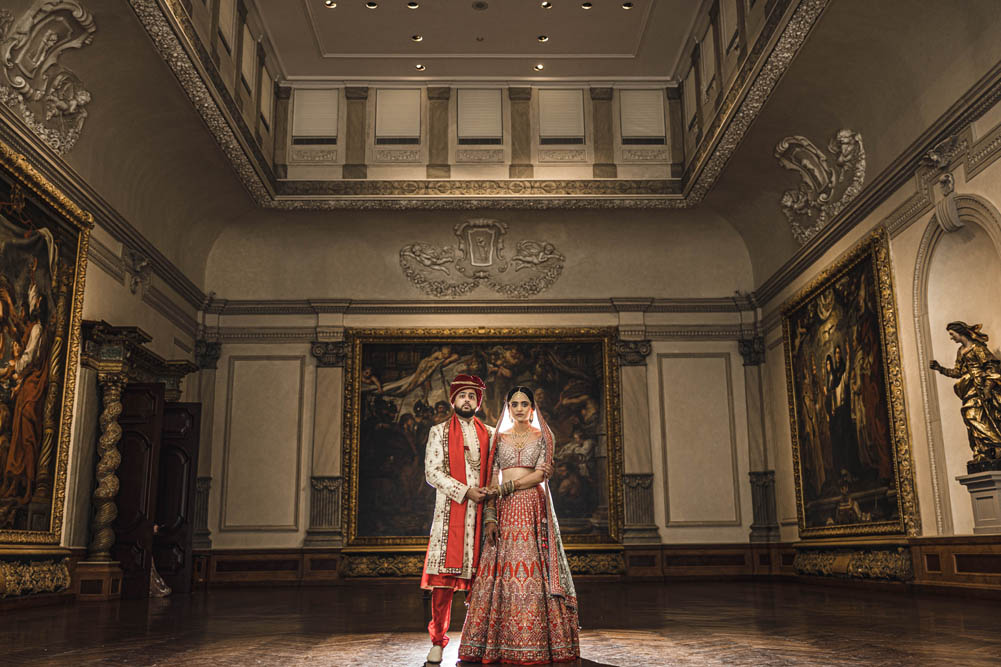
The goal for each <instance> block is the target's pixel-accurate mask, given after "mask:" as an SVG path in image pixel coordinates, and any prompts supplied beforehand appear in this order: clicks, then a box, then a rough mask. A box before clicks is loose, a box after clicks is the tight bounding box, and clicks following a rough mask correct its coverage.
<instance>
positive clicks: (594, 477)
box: [345, 339, 609, 541]
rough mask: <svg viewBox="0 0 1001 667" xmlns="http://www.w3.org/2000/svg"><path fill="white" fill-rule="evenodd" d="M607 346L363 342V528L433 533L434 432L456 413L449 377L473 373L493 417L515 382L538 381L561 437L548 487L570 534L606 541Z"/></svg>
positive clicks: (392, 533)
mask: <svg viewBox="0 0 1001 667" xmlns="http://www.w3.org/2000/svg"><path fill="white" fill-rule="evenodd" d="M604 354H605V344H604V342H603V341H601V340H590V341H588V340H581V341H573V340H570V341H553V340H534V341H526V340H454V341H451V340H448V339H439V340H420V341H414V342H381V341H365V342H363V344H362V345H361V354H360V359H359V360H358V363H359V366H358V378H359V389H358V394H357V395H358V396H359V398H358V400H359V413H360V423H359V426H358V434H359V437H358V441H359V442H358V448H357V466H358V481H357V537H359V538H381V537H420V538H426V537H427V535H428V533H429V531H430V526H431V519H432V514H433V512H434V498H435V490H434V488H433V487H431V486H429V485H428V484H427V482H426V481H425V477H424V452H425V447H426V445H427V439H428V432H429V431H430V429H431V426H432V425H434V424H438V423H441V422H443V421H445V420H447V419H448V418H449V417H450V416H451V405H450V404H449V396H448V389H449V384H450V383H451V381H452V379H453V378H454V377H455V376H456V375H458V374H460V373H467V374H473V375H477V376H479V377H481V378H483V380H484V382H485V383H486V386H487V388H486V392H485V395H484V397H483V404H482V406H481V408H480V411H479V414H478V416H479V418H480V419H481V420H483V422H484V423H486V424H489V425H490V426H496V423H497V420H498V419H499V417H500V415H501V412H502V409H503V401H504V396H505V394H506V393H507V391H508V390H509V389H510V388H511V387H513V386H515V385H519V384H521V385H526V386H528V387H531V388H532V389H533V391H534V392H535V399H536V403H537V405H538V408H539V409H540V410H542V413H543V415H545V417H546V419H547V420H548V422H549V425H550V427H551V428H552V430H553V433H554V435H555V438H556V448H555V455H554V467H555V470H554V473H553V476H552V478H551V480H550V489H551V491H552V495H553V504H554V506H555V508H556V513H557V516H558V517H559V520H560V527H561V529H562V531H563V534H564V536H566V537H567V538H568V541H577V540H576V539H574V538H573V537H572V536H577V539H580V538H584V540H583V541H594V540H597V541H607V540H608V535H609V491H608V473H609V455H608V451H609V443H608V440H607V438H606V391H607V389H606V378H605V358H604ZM345 453H346V455H347V456H351V453H350V451H349V449H346V451H345Z"/></svg>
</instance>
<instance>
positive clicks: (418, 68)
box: [414, 63, 427, 72]
mask: <svg viewBox="0 0 1001 667" xmlns="http://www.w3.org/2000/svg"><path fill="white" fill-rule="evenodd" d="M414 67H415V68H416V69H417V71H418V72H423V71H424V70H426V69H427V67H425V66H424V65H422V64H420V63H417V64H416V65H414Z"/></svg>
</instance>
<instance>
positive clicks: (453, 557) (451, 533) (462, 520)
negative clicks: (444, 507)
mask: <svg viewBox="0 0 1001 667" xmlns="http://www.w3.org/2000/svg"><path fill="white" fill-rule="evenodd" d="M473 427H474V428H475V429H476V435H477V436H479V441H480V479H479V484H477V485H475V486H480V487H483V486H487V484H488V483H489V475H490V465H489V464H490V461H488V460H487V459H488V458H489V456H488V449H489V443H490V438H489V437H488V434H487V427H486V426H484V425H483V422H481V421H480V420H479V419H477V418H476V417H473ZM465 444H466V439H465V437H464V436H463V435H462V426H460V425H459V418H458V417H457V416H456V415H455V414H453V415H452V419H451V420H449V422H448V474H449V475H450V476H452V477H453V478H454V479H457V480H459V481H460V482H462V483H463V484H466V483H467V482H466V455H465V453H464V451H463V448H464V447H465ZM470 486H474V485H473V484H470ZM448 502H449V509H448V542H447V544H446V547H445V567H446V568H447V569H449V570H453V569H454V570H461V569H462V557H463V551H464V545H465V543H466V503H468V502H470V501H469V500H464V501H462V502H461V503H457V502H455V501H454V500H451V499H450V500H449V501H448ZM482 512H483V506H482V503H477V505H476V535H475V537H474V540H473V570H474V571H475V570H476V565H477V562H478V561H479V558H480V516H481V514H482Z"/></svg>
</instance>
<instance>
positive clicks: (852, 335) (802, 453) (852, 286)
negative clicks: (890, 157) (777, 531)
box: [782, 228, 920, 539]
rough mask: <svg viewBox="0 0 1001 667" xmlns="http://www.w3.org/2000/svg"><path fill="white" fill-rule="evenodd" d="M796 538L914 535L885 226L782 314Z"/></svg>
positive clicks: (907, 441) (908, 450)
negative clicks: (796, 523) (796, 526)
mask: <svg viewBox="0 0 1001 667" xmlns="http://www.w3.org/2000/svg"><path fill="white" fill-rule="evenodd" d="M782 324H783V341H784V349H785V362H786V363H785V366H786V386H787V390H788V405H789V420H790V431H791V436H792V456H793V474H794V480H795V490H796V510H797V517H798V524H799V534H800V537H801V538H804V539H806V538H824V537H846V536H867V535H899V534H906V535H910V536H913V535H917V534H919V533H920V516H919V514H918V504H917V495H916V493H915V489H914V475H913V464H912V459H911V443H910V435H909V431H908V425H907V415H906V410H905V405H904V389H903V378H902V376H901V370H900V346H899V343H898V340H897V311H896V303H895V297H894V291H893V279H892V270H891V265H890V252H889V240H888V236H887V233H886V230H885V229H882V228H881V229H878V230H876V231H874V232H872V233H870V234H869V235H868V236H867V237H866V238H865V239H863V240H862V241H860V242H859V243H858V244H856V245H855V246H854V247H852V248H851V249H850V250H849V251H847V252H846V253H845V254H844V255H842V256H841V257H840V258H839V259H838V260H837V261H835V262H834V264H833V265H832V266H831V267H829V268H828V269H826V270H825V271H824V272H823V273H821V274H820V275H819V276H818V277H817V278H816V279H814V280H813V281H811V282H810V283H809V284H808V285H807V286H806V287H804V288H803V289H802V290H800V291H799V293H797V294H796V295H795V296H794V297H792V298H791V299H790V300H789V301H788V302H787V303H786V304H784V306H783V309H782Z"/></svg>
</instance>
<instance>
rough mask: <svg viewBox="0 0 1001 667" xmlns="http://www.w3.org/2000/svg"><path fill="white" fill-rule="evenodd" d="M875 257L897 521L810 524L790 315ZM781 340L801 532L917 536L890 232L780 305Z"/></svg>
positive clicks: (875, 235) (866, 242)
mask: <svg viewBox="0 0 1001 667" xmlns="http://www.w3.org/2000/svg"><path fill="white" fill-rule="evenodd" d="M870 254H871V255H872V258H873V267H874V268H875V272H876V276H875V278H876V282H875V283H874V284H875V285H878V290H879V318H880V333H881V339H882V345H883V377H884V381H885V384H886V395H887V397H888V400H889V406H888V409H889V412H890V414H889V418H890V419H889V424H890V438H891V440H892V441H893V452H894V464H893V465H894V472H895V475H894V478H895V483H896V490H897V503H898V515H899V520H898V521H883V522H873V523H867V524H846V525H835V526H822V527H812V528H807V526H806V515H805V512H804V506H803V487H802V481H801V471H800V466H801V461H800V442H799V426H798V415H797V412H796V392H795V386H794V380H793V358H792V345H791V340H790V319H791V318H790V314H791V313H792V312H793V311H795V310H797V309H798V308H800V307H801V306H802V305H804V304H805V303H806V302H808V301H809V300H811V299H812V298H814V297H815V296H817V295H818V294H819V293H820V292H821V291H822V290H824V289H826V288H827V287H829V286H830V285H832V284H833V283H834V282H836V281H837V280H838V279H839V278H840V277H841V276H842V275H843V274H844V273H845V272H847V271H848V270H850V269H851V268H853V267H854V266H855V265H856V264H857V263H858V262H859V261H861V260H863V259H864V258H866V257H867V256H869V255H870ZM782 338H783V343H784V348H785V362H786V363H785V366H786V390H787V395H788V401H789V425H790V431H791V437H792V458H793V475H794V479H795V484H796V513H797V515H798V519H799V535H800V537H801V538H810V537H844V536H852V535H887V534H891V535H892V534H906V535H909V536H916V535H918V534H919V533H920V532H921V517H920V514H919V513H918V498H917V494H916V492H915V489H914V472H913V464H912V461H911V441H910V432H909V431H908V427H907V412H906V409H905V406H904V383H903V377H902V376H901V372H900V345H899V343H898V341H897V308H896V299H895V297H894V292H893V272H892V268H891V266H890V246H889V236H888V234H887V231H886V229H885V228H882V227H880V228H879V229H877V230H875V231H874V232H872V233H871V234H869V235H868V236H867V237H866V238H865V239H863V240H862V241H861V242H859V243H858V244H857V245H855V246H854V247H853V248H851V249H850V250H848V251H847V252H846V253H845V254H843V255H842V256H841V257H839V258H838V259H837V260H836V261H835V262H834V264H832V265H831V266H830V267H829V268H828V269H826V270H825V271H824V272H823V273H821V274H820V275H819V276H817V277H816V278H815V279H814V280H812V281H810V283H809V284H808V285H807V286H806V287H804V288H803V289H802V290H800V291H799V292H798V293H797V294H796V295H795V296H794V297H792V298H791V299H789V301H787V302H786V303H785V304H784V305H783V307H782Z"/></svg>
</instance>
